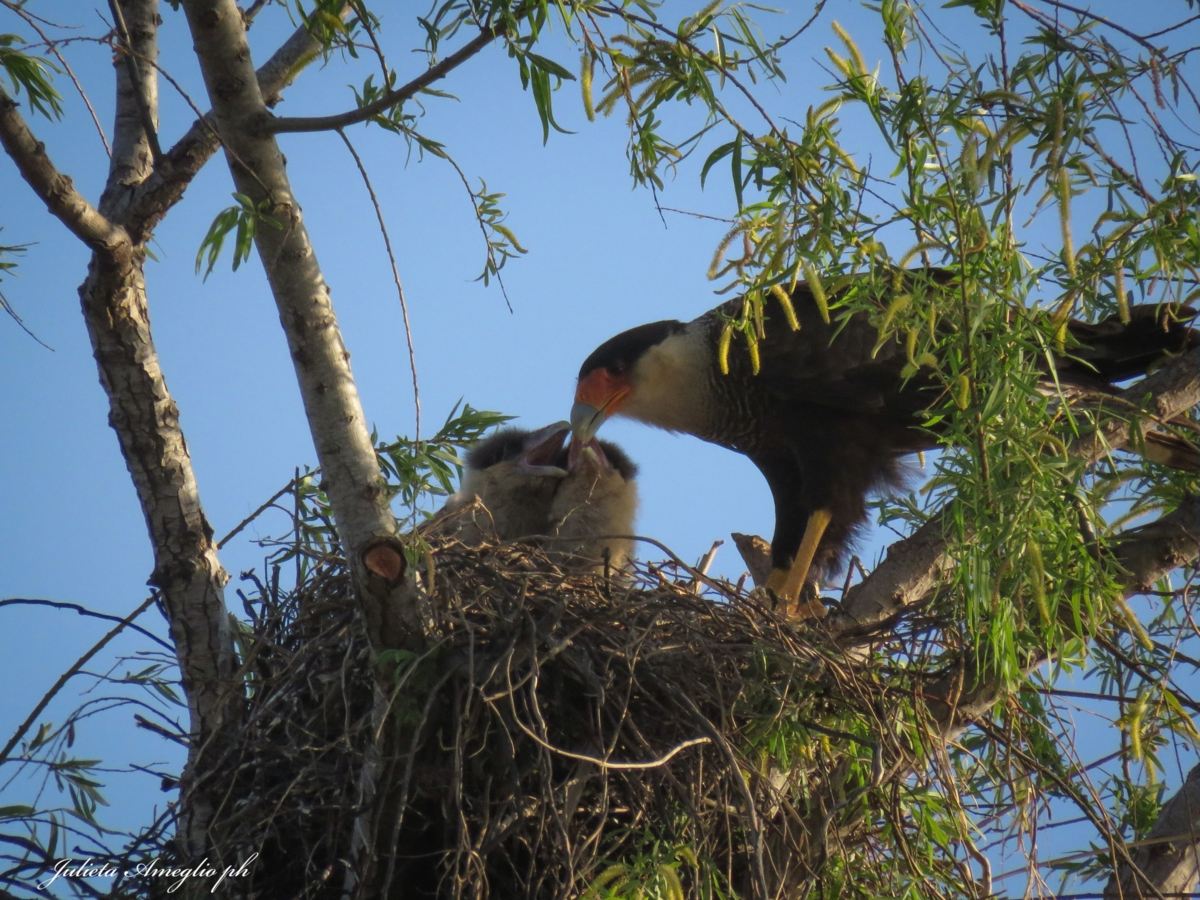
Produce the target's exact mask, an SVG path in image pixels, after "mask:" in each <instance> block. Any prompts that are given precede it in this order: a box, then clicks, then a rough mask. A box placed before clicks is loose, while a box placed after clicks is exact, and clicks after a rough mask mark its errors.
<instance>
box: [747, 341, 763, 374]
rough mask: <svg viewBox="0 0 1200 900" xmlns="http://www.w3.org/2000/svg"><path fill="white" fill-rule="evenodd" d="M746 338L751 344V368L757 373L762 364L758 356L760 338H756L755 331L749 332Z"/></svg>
mask: <svg viewBox="0 0 1200 900" xmlns="http://www.w3.org/2000/svg"><path fill="white" fill-rule="evenodd" d="M746 339H747V342H748V343H749V345H750V347H749V349H750V370H751V371H752V372H753V373H754V374H755V375H757V374H758V370H759V369H760V368H761V366H762V360H760V359H759V356H758V338H756V337H755V336H754V334H753V333H751V332H747V334H746Z"/></svg>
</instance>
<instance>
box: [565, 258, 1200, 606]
mask: <svg viewBox="0 0 1200 900" xmlns="http://www.w3.org/2000/svg"><path fill="white" fill-rule="evenodd" d="M932 275H933V278H934V279H935V280H938V281H942V280H945V279H946V277H947V276H945V275H944V274H943V273H940V272H934V273H932ZM793 305H794V308H795V311H796V314H797V316H798V318H799V322H800V328H799V330H797V331H792V330H791V329H790V328H789V327H788V325H787V323H786V321H785V320H784V318H783V315H782V312H781V309H780V308H779V307H778V306H776V305H775V304H774V303H773V302H769V303H768V304H767V310H766V311H765V315H766V322H765V328H766V338H765V339H763V340H760V342H759V354H760V361H761V362H760V365H761V369H760V371H759V372H758V374H757V375H755V374H753V371H752V369H751V362H750V360H749V358H748V356H749V355H748V354H746V353H737V352H734V353H730V354H729V358H728V360H729V374H728V375H725V374H722V373H721V371H720V367H719V363H718V354H719V342H720V338H721V333H722V331H723V329H724V327H725V323H726V322H728V321H729V320H730V319H732V318H736V317H737V315H738V313H739V312H740V310H741V308H742V300H741V298H738V299H734V300H731V301H729V302H727V303H724V304H722V305H721V306H719V307H717V308H716V309H714V310H711V311H709V312H707V313H705V314H704V315H702V316H700V317H699V318H698V319H694V320H693V321H691V322H678V321H674V320H670V321H663V322H652V323H650V324H647V325H640V326H638V327H637V328H631V329H630V330H628V331H625V332H622V333H621V334H618V335H617V336H616V337H613V338H610V339H609V340H607V341H605V342H604V343H603V344H601V345H600V346H599V347H597V348H596V350H595V351H594V352H593V353H592V354H591V355H590V356H589V357H588V358H587V359H586V360H585V361H584V363H583V366H582V367H581V368H580V370H579V382H578V385H577V389H576V393H575V406H574V408H573V409H572V411H571V425H572V429H573V430H574V432H575V437H574V439H573V440H574V441H580V442H586V441H588V440H590V439H591V438H592V437H593V436H594V434H595V432H596V429H598V428H599V427H600V425H601V424H602V423H603V422H604V420H605V419H607V418H608V417H609V416H612V415H620V416H628V417H629V418H633V419H638V420H640V421H642V422H646V423H648V424H650V425H656V426H658V427H659V428H664V429H667V430H668V431H673V432H683V433H685V434H691V435H695V436H696V437H699V438H701V439H703V440H705V441H709V442H710V443H714V444H718V445H720V446H722V447H727V448H728V449H730V450H734V451H736V452H738V453H742V454H744V455H746V456H747V457H749V458H750V460H751V462H753V463H754V464H755V465H756V466H757V467H758V469H759V471H761V472H762V474H763V476H764V477H765V478H766V479H767V484H768V486H769V487H770V489H771V495H772V498H773V499H774V502H775V532H774V536H773V538H772V540H771V563H772V572H771V577H770V578H769V579H768V582H767V587H768V588H769V589H771V590H772V591H773V592H774V593H775V594H776V595H777V596H778V598H779V599H780V601H781V602H782V604H783V607H784V610H785V612H787V613H788V614H791V615H794V616H797V617H804V616H808V615H821V614H823V612H824V609H823V607H821V606H820V604H819V602H814V603H812V604H804V606H803V608H802V607H801V606H800V605H799V602H798V601H799V597H800V594H801V591H802V589H803V588H804V587H805V584H806V582H807V581H808V577H809V572H810V570H811V572H812V573H813V575H815V576H821V575H825V574H832V572H833V570H835V569H836V568H837V567H838V565H839V564H840V563H841V561H842V557H843V555H844V553H845V551H846V548H847V545H848V543H849V542H850V540H851V538H852V537H853V533H854V531H855V529H856V528H857V527H858V526H859V525H860V524H861V523H862V522H863V521H864V520H865V518H866V498H867V495H868V494H869V493H870V492H871V491H872V490H873V489H875V488H879V487H884V486H887V485H889V484H895V483H897V482H898V481H899V480H900V465H899V459H900V457H902V456H904V455H905V454H908V453H911V452H914V451H919V450H927V449H932V448H933V447H934V446H936V441H935V440H934V439H933V436H932V435H931V434H930V432H929V431H928V430H922V429H920V428H918V427H917V425H918V422H919V421H921V419H920V417H919V414H920V413H921V412H922V411H923V410H925V409H927V408H928V407H929V406H930V405H931V404H932V403H933V402H934V400H936V399H937V397H938V396H939V394H938V391H937V390H932V389H931V388H933V387H934V382H933V380H932V378H931V377H929V376H928V374H926V375H924V376H923V375H922V374H921V373H917V374H916V375H914V376H912V377H908V378H906V377H905V376H906V375H907V374H909V373H906V372H902V370H903V369H904V368H905V365H906V363H907V362H908V357H907V352H906V350H905V347H904V343H903V341H889V342H885V343H884V344H883V345H882V346H879V347H877V346H876V345H877V342H878V340H879V334H878V331H877V329H876V327H875V326H874V325H873V324H872V323H871V322H870V321H869V319H868V316H867V315H866V314H864V313H856V314H853V315H850V316H849V317H847V318H844V319H842V320H841V321H834V322H833V323H832V324H830V323H826V322H825V321H823V319H822V317H821V315H820V314H819V309H818V305H817V303H816V301H815V299H814V298H813V296H812V294H811V292H810V291H809V290H808V288H807V286H806V285H804V284H801V285H799V286H798V287H797V289H796V291H795V292H794V293H793ZM772 307H774V309H775V312H774V314H772ZM1132 313H1133V318H1132V321H1131V322H1129V323H1128V324H1121V323H1120V322H1118V321H1117V320H1116V319H1115V318H1113V319H1109V320H1107V321H1105V322H1101V323H1099V324H1094V325H1093V324H1087V323H1084V322H1077V321H1072V322H1070V324H1069V331H1070V334H1071V336H1072V338H1073V339H1074V340H1073V343H1077V344H1078V345H1079V346H1075V347H1072V349H1071V354H1070V355H1069V356H1067V355H1064V356H1060V357H1058V358H1056V359H1055V369H1056V376H1057V378H1058V380H1059V383H1060V384H1065V385H1075V386H1078V387H1081V388H1084V389H1086V390H1101V391H1105V392H1110V393H1111V392H1112V390H1113V388H1112V386H1111V385H1112V383H1113V382H1116V381H1121V380H1123V379H1126V378H1131V377H1133V376H1135V375H1139V374H1142V373H1143V372H1145V371H1146V368H1147V366H1149V365H1151V364H1152V363H1154V362H1155V361H1157V360H1159V359H1161V358H1162V357H1163V355H1164V354H1165V353H1177V352H1180V351H1182V350H1184V349H1185V348H1188V347H1194V346H1195V345H1196V343H1197V332H1196V331H1194V330H1192V329H1190V328H1188V327H1187V326H1185V325H1182V324H1179V322H1178V321H1176V320H1177V319H1178V318H1180V317H1185V318H1186V317H1190V316H1192V315H1194V313H1192V311H1191V310H1181V309H1179V308H1175V309H1173V310H1171V309H1168V308H1165V307H1164V308H1158V309H1156V308H1155V307H1151V306H1142V307H1135V308H1134V309H1133V310H1132Z"/></svg>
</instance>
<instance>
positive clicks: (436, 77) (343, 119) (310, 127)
mask: <svg viewBox="0 0 1200 900" xmlns="http://www.w3.org/2000/svg"><path fill="white" fill-rule="evenodd" d="M506 30H507V29H506V28H505V26H504V23H501V24H499V25H495V26H491V27H488V28H484V29H483V30H482V31H480V33H479V34H478V35H476V36H475V37H474V38H473V39H472V40H471V41H470V42H468V43H467V44H465V45H463V46H462V47H460V48H459V49H458V50H456V51H455V52H453V53H451V54H450V55H449V56H447V57H446V58H445V59H443V60H442V61H441V62H440V63H438V64H437V65H435V66H430V67H429V68H428V69H426V70H425V71H424V72H423V73H421V74H420V75H418V76H417V77H416V78H414V79H413V80H412V81H410V82H409V83H408V84H406V85H404V86H403V87H399V88H396V90H394V91H389V92H388V93H387V94H385V95H384V96H382V97H380V98H379V99H378V100H376V101H375V102H374V103H368V104H367V105H366V106H363V107H360V108H359V109H354V110H351V111H349V112H344V113H339V114H338V115H334V116H310V117H281V118H278V119H271V120H270V121H269V122H268V123H267V126H266V130H267V131H268V132H270V133H273V134H280V133H283V132H297V131H336V130H338V129H339V128H345V127H346V126H347V125H357V124H358V123H359V122H365V121H367V120H368V119H371V118H373V117H375V116H377V115H379V114H380V113H382V112H386V111H387V110H389V109H391V108H392V107H393V106H396V105H398V104H400V103H403V102H404V101H405V100H409V99H411V98H412V97H414V96H416V95H417V94H418V93H420V92H421V91H423V90H424V89H425V88H427V87H429V85H431V84H433V83H434V82H435V81H440V80H441V79H442V78H445V77H446V75H448V74H449V73H450V72H452V71H453V70H454V69H457V68H458V67H459V66H460V65H462V64H463V63H464V62H466V61H467V60H468V59H470V58H471V57H472V56H474V55H475V54H476V53H478V52H479V51H480V50H482V49H483V48H484V47H486V46H487V45H488V44H490V43H491V42H492V41H494V40H495V39H496V38H498V37H500V36H501V35H503V34H504V33H505V31H506Z"/></svg>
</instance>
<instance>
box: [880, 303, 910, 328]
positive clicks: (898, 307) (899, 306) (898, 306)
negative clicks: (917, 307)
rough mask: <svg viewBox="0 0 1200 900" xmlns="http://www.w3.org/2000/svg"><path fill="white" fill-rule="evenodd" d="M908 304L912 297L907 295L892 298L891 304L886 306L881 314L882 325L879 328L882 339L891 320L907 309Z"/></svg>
mask: <svg viewBox="0 0 1200 900" xmlns="http://www.w3.org/2000/svg"><path fill="white" fill-rule="evenodd" d="M910 303H912V297H911V296H910V295H909V294H901V295H900V296H898V297H893V298H892V302H891V303H889V304H888V308H887V310H886V311H885V312H884V314H883V324H882V325H880V326H879V335H880V337H883V335H884V334H885V333H886V332H887V330H888V329H889V328H890V327H891V325H892V320H893V319H895V318H896V316H898V315H899V314H900V313H902V312H904V310H906V309H908V305H909V304H910Z"/></svg>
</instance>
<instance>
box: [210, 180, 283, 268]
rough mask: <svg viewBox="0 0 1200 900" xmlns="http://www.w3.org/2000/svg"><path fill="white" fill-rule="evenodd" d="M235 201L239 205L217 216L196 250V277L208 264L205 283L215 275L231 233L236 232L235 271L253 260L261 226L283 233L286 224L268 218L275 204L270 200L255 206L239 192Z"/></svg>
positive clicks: (235, 193)
mask: <svg viewBox="0 0 1200 900" xmlns="http://www.w3.org/2000/svg"><path fill="white" fill-rule="evenodd" d="M233 199H234V200H236V201H237V202H238V205H237V206H229V207H226V208H225V209H223V210H221V211H220V212H219V213H217V216H216V218H215V219H213V222H212V225H210V226H209V228H208V233H207V234H206V235H204V240H202V241H201V242H200V249H199V250H197V251H196V274H200V269H201V267H205V263H206V262H207V266H206V267H205V268H204V280H205V281H207V280H208V276H209V275H211V274H212V270H213V266H215V265H216V264H217V260H218V259H219V258H220V256H221V248H223V247H224V246H225V239H226V238H227V237H229V234H230V232H233V233H234V241H233V271H235V272H236V271H237V270H238V266H240V265H241V264H242V263H244V262H245V261H246V260H248V259H249V258H250V251H251V250H252V249H253V248H254V236H255V235H256V234H258V227H259V225H260V224H262V225H270V226H271V227H272V228H276V229H279V230H281V231H282V230H283V225H282V224H281V223H280V222H279V221H278V220H276V219H274V218H272V217H271V216H270V215H268V211H269V210H270V209H271V205H272V203H271V201H270V200H269V199H268V200H263V201H262V202H260V203H258V204H255V202H254V201H253V200H252V199H251V198H250V197H247V196H246V195H245V194H239V193H237V192H234V194H233Z"/></svg>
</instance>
